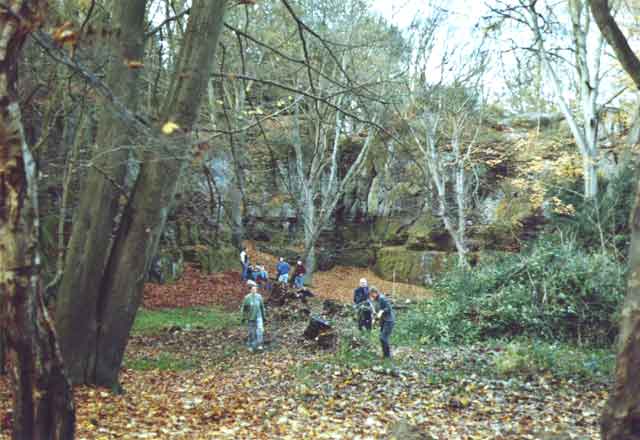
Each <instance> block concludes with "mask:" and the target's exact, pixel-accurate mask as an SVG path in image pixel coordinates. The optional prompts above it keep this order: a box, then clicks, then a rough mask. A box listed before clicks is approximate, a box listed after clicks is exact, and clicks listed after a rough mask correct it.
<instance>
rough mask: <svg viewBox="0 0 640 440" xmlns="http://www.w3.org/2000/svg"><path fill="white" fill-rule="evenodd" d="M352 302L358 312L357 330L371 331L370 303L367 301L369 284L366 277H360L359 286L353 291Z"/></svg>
mask: <svg viewBox="0 0 640 440" xmlns="http://www.w3.org/2000/svg"><path fill="white" fill-rule="evenodd" d="M353 303H354V305H355V307H356V309H357V312H358V313H357V316H358V330H367V331H371V304H370V303H369V284H368V283H367V279H366V278H361V279H360V287H358V288H357V289H355V290H354V291H353Z"/></svg>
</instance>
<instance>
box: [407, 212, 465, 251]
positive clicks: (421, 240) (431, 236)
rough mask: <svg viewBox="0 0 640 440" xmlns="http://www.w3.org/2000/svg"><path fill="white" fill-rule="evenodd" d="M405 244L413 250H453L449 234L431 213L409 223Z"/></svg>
mask: <svg viewBox="0 0 640 440" xmlns="http://www.w3.org/2000/svg"><path fill="white" fill-rule="evenodd" d="M406 246H407V249H409V250H413V251H444V252H452V251H454V250H455V247H454V243H453V240H452V239H451V235H450V234H449V233H448V232H447V231H446V229H444V228H443V227H442V225H441V222H440V221H439V220H438V219H436V218H435V217H433V216H431V215H423V216H421V217H420V218H419V219H418V220H417V221H416V222H415V223H414V224H413V225H411V227H410V228H409V229H408V230H407V242H406Z"/></svg>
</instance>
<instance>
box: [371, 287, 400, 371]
mask: <svg viewBox="0 0 640 440" xmlns="http://www.w3.org/2000/svg"><path fill="white" fill-rule="evenodd" d="M369 298H370V299H371V302H372V303H373V306H374V309H375V311H376V319H377V320H379V321H380V343H381V344H382V357H384V358H385V359H389V358H391V347H390V346H389V337H390V336H391V332H392V331H393V326H394V325H395V321H396V315H395V313H393V307H391V303H390V302H389V300H388V299H387V298H385V296H384V295H381V294H380V292H378V289H376V288H375V287H373V286H371V289H370V290H369Z"/></svg>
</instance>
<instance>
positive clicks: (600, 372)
mask: <svg viewBox="0 0 640 440" xmlns="http://www.w3.org/2000/svg"><path fill="white" fill-rule="evenodd" d="M493 365H494V367H495V368H496V372H497V373H498V374H500V375H507V376H510V375H514V374H527V375H533V374H535V375H547V374H549V375H552V376H555V377H559V378H576V379H588V380H590V381H606V380H607V379H608V378H610V377H611V375H612V374H613V369H614V365H615V355H614V353H613V352H612V351H611V350H581V349H578V348H575V347H569V346H566V345H563V344H556V343H554V344H548V343H544V342H540V341H531V340H526V339H522V340H516V341H512V342H510V343H509V344H507V345H506V346H505V347H504V348H503V349H501V350H500V351H497V352H496V353H495V354H494V356H493Z"/></svg>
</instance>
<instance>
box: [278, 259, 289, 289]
mask: <svg viewBox="0 0 640 440" xmlns="http://www.w3.org/2000/svg"><path fill="white" fill-rule="evenodd" d="M289 269H290V267H289V263H287V262H286V261H285V260H284V258H282V257H280V261H279V262H278V265H277V266H276V271H277V274H276V277H277V278H278V282H280V283H288V282H289Z"/></svg>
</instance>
